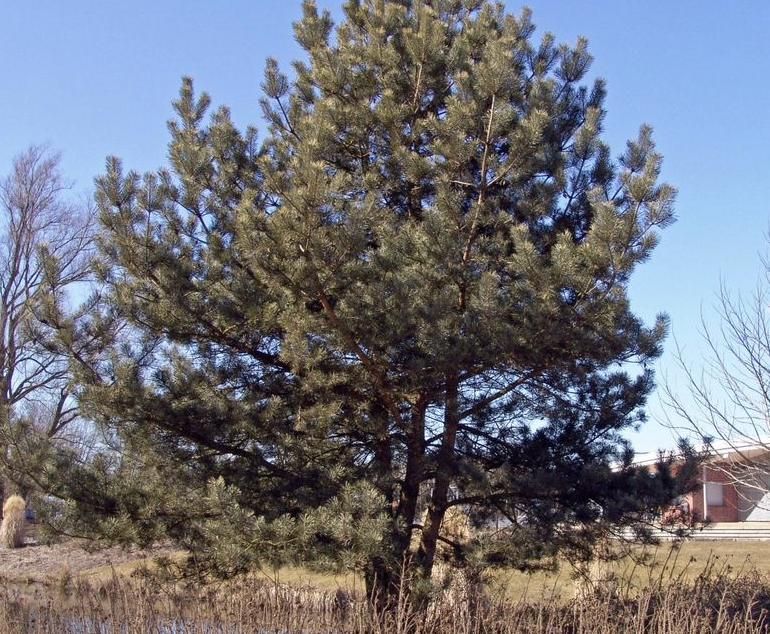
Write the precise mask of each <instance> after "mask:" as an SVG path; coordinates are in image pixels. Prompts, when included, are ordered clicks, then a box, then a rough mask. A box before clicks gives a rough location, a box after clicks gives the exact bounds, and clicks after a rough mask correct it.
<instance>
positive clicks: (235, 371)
mask: <svg viewBox="0 0 770 634" xmlns="http://www.w3.org/2000/svg"><path fill="white" fill-rule="evenodd" d="M344 15H345V17H344V20H343V21H342V22H341V23H340V24H339V25H338V26H336V27H335V26H334V25H333V23H332V20H331V18H330V16H329V14H328V13H327V12H321V11H319V10H318V9H317V8H316V6H315V4H314V3H313V2H305V3H304V4H303V17H302V19H301V20H300V21H299V22H297V23H296V24H295V36H296V39H297V41H298V42H299V44H300V45H301V46H302V48H303V49H304V52H305V58H304V59H303V60H301V61H297V62H295V63H294V66H293V71H292V73H291V75H287V74H284V73H283V72H282V71H281V70H280V69H279V67H278V64H277V62H275V61H274V60H268V62H267V65H266V69H265V79H264V82H263V84H262V89H263V92H264V98H263V100H262V113H263V115H264V118H265V119H266V121H267V130H266V133H265V138H264V140H263V141H261V142H258V141H257V137H256V132H255V131H254V130H252V129H249V130H246V131H245V132H243V133H242V132H240V131H238V130H237V129H236V128H235V127H234V125H233V123H232V122H231V120H230V116H229V113H228V111H227V109H226V108H220V109H218V110H216V111H214V112H213V114H211V115H209V114H208V112H209V106H210V99H209V97H208V96H207V95H205V94H203V95H200V96H198V95H196V93H195V92H194V89H193V83H192V80H190V79H185V80H184V81H183V84H182V88H181V91H180V95H179V98H178V100H177V101H176V102H175V104H174V109H175V113H176V116H175V118H174V120H172V121H171V122H170V123H169V131H170V134H171V143H170V146H169V162H170V165H169V167H168V168H164V169H161V170H159V171H157V172H155V173H147V174H145V175H144V176H140V175H139V174H137V173H135V172H131V171H129V172H126V171H124V169H123V168H122V166H121V162H120V161H119V160H118V159H115V158H113V159H110V160H109V161H108V164H107V171H106V173H105V174H104V175H103V176H102V177H101V178H99V179H98V193H97V198H98V204H99V208H100V220H101V223H102V226H103V230H104V233H103V237H102V242H101V257H100V261H99V274H100V275H101V280H102V283H103V297H104V298H105V303H104V304H103V310H102V311H101V312H95V313H94V314H95V318H94V323H93V325H92V333H91V335H92V337H93V339H94V340H97V339H98V340H99V341H101V342H102V344H101V345H102V348H101V349H98V350H97V352H95V353H94V354H93V355H91V356H90V357H88V358H84V357H83V355H81V357H80V359H78V360H77V363H76V364H75V365H76V366H77V367H78V368H79V369H78V376H79V379H80V381H81V406H82V409H83V412H85V414H87V415H88V416H90V417H91V418H92V419H93V420H95V421H96V422H98V423H99V424H100V425H102V427H103V429H105V430H106V431H107V432H108V437H109V438H110V439H112V440H113V441H114V450H115V451H114V453H113V454H110V455H112V456H113V458H112V459H111V460H113V461H114V463H115V464H113V466H112V467H111V468H110V469H102V470H101V471H100V473H99V474H98V476H94V475H93V473H89V474H88V475H87V476H86V475H84V473H83V472H82V471H81V470H79V469H74V470H72V472H71V473H70V476H71V477H70V480H72V481H77V482H78V484H77V485H72V486H70V485H69V484H67V482H68V480H67V478H62V479H61V485H60V486H61V494H62V495H63V496H67V497H68V498H69V499H70V505H71V507H72V509H73V513H74V515H76V516H78V517H80V519H81V523H83V524H89V526H90V530H95V531H97V532H98V530H102V529H104V527H105V526H107V524H105V522H107V523H110V522H111V523H112V524H109V525H110V526H112V528H113V529H114V534H115V535H120V534H123V535H126V536H127V537H126V538H127V539H128V538H129V537H130V539H132V540H141V539H143V538H145V539H151V538H155V537H156V536H157V535H159V534H163V535H167V536H170V537H172V538H174V539H176V540H177V541H179V542H181V543H184V544H185V545H187V546H188V547H190V548H191V549H192V550H193V552H194V553H196V557H197V558H198V559H197V561H199V562H206V561H208V562H209V563H211V564H212V565H213V567H214V568H215V569H218V570H221V571H222V572H227V571H235V570H240V569H245V568H248V567H249V566H255V565H260V564H264V562H266V561H268V560H270V561H273V560H275V561H277V559H281V558H283V559H285V560H293V559H300V560H303V561H320V562H323V563H324V564H325V565H343V566H347V567H352V568H357V569H359V570H360V571H361V572H363V573H364V575H365V576H366V579H367V581H368V583H369V586H370V589H374V590H380V591H383V592H384V593H385V594H387V593H388V592H390V591H395V590H396V589H398V587H399V586H400V584H401V583H402V581H403V580H402V578H401V574H402V572H403V571H404V570H407V572H408V575H409V578H410V579H417V580H419V579H423V580H424V579H427V578H429V577H430V574H431V570H432V568H433V564H434V562H435V560H436V557H437V552H439V550H442V551H443V550H444V549H437V543H438V542H439V541H440V540H441V536H442V531H441V526H442V523H443V521H444V519H445V517H446V516H447V511H448V509H450V508H451V507H461V508H462V509H463V512H464V513H467V514H468V515H469V516H470V517H471V519H472V520H473V521H474V523H475V524H476V526H477V527H480V528H478V530H476V531H475V532H474V534H475V537H473V538H471V539H468V540H462V543H460V542H459V541H458V542H457V543H456V544H455V546H456V547H453V548H449V549H446V550H448V551H449V552H451V553H453V554H452V557H453V558H454V562H455V563H456V564H458V565H476V566H482V567H484V566H490V565H515V566H517V567H520V568H527V567H532V566H541V565H548V563H549V562H553V561H555V558H556V556H557V554H559V553H567V555H568V556H571V557H574V558H584V557H588V556H590V552H591V545H592V544H593V543H594V542H595V540H597V539H600V538H603V537H605V536H606V535H607V534H608V533H609V532H613V531H614V532H621V531H624V530H626V529H628V528H633V529H634V530H637V531H638V534H639V535H642V536H644V534H645V533H644V527H645V526H646V524H647V522H649V521H650V520H651V518H652V517H653V514H654V512H655V509H656V508H657V507H659V506H660V505H661V504H664V503H665V502H667V501H668V500H669V499H670V498H671V497H672V496H673V495H675V494H676V492H677V491H680V490H682V489H683V488H684V487H686V485H687V482H686V478H685V475H686V474H687V473H689V471H688V470H687V469H680V470H679V471H678V472H677V473H679V474H685V475H680V476H677V475H672V474H673V473H674V471H672V470H671V469H670V468H668V467H670V465H668V467H667V466H666V465H662V466H661V467H660V468H659V470H658V472H657V475H655V476H650V475H649V474H647V473H646V472H642V471H640V470H638V469H636V468H634V467H632V466H631V462H632V452H631V450H630V448H629V447H628V445H627V443H626V442H625V441H624V440H623V439H622V437H621V432H623V431H624V430H627V429H628V428H631V427H633V426H635V425H638V424H640V423H641V422H643V420H644V414H643V407H644V403H645V398H646V397H647V395H648V394H649V392H650V390H651V389H652V387H653V374H652V371H651V370H650V369H649V366H650V362H651V361H653V360H654V359H655V358H656V357H657V356H658V355H659V354H660V351H661V344H662V341H663V338H664V335H665V331H666V318H665V316H660V317H659V318H658V319H657V320H656V321H655V323H653V324H652V325H649V326H648V325H645V324H644V323H642V321H641V320H640V319H639V318H638V317H636V316H635V315H634V314H633V312H632V311H631V309H630V306H629V301H628V296H627V287H628V281H629V278H630V276H631V274H632V272H633V271H634V269H635V268H636V266H637V265H638V264H640V263H642V262H644V261H645V260H646V259H647V258H648V257H649V256H650V254H651V252H652V250H653V248H654V246H655V244H656V242H657V240H658V234H659V232H658V230H659V229H661V228H664V227H666V226H667V225H669V224H670V223H671V222H672V221H673V219H674V216H673V207H672V206H673V200H674V194H675V191H674V189H673V188H672V187H671V186H670V185H668V184H666V183H662V182H661V181H660V171H661V156H660V154H659V153H658V152H657V150H656V148H655V145H654V143H653V141H652V136H651V130H650V128H649V127H646V126H643V127H642V128H641V130H640V131H639V134H638V137H637V138H636V139H634V140H632V141H629V142H628V144H627V147H626V148H625V151H624V152H623V154H622V155H621V156H620V157H619V158H617V159H615V160H613V158H612V155H611V151H610V149H609V147H608V146H607V145H606V143H605V142H604V141H603V140H602V138H601V133H602V125H603V120H604V114H605V113H604V110H603V101H604V97H605V85H604V82H603V81H602V80H596V81H595V82H594V83H593V84H592V85H590V86H586V85H584V84H583V83H582V82H583V81H584V78H585V76H586V73H587V70H588V68H589V66H590V63H591V56H590V55H589V53H588V50H587V45H586V42H585V40H582V39H580V40H578V42H577V43H576V44H575V46H572V47H571V46H567V45H557V44H556V43H555V42H554V40H553V38H552V36H550V35H549V34H545V35H544V36H542V37H541V38H540V39H539V40H537V39H536V38H535V27H534V25H533V23H532V21H531V16H530V13H529V12H528V11H526V10H525V11H523V12H522V13H521V14H520V15H518V16H516V15H513V14H510V13H507V12H506V11H505V10H504V8H503V6H502V5H501V4H494V3H491V2H487V1H485V0H462V1H460V0H432V1H428V0H414V1H410V0H385V1H382V0H360V1H354V0H351V1H349V2H347V3H346V4H345V5H344ZM118 322H119V323H120V324H122V325H121V327H120V328H118V327H115V326H114V324H115V323H118ZM107 335H109V336H107ZM149 473H153V474H156V475H153V476H148V475H146V474H149ZM110 477H117V478H118V479H119V481H120V484H121V486H119V487H115V486H110V485H109V484H105V482H107V480H109V478H110ZM145 480H146V481H145ZM100 491H101V492H109V495H106V496H105V495H98V493H99V492H100ZM94 501H98V504H96V505H94V504H93V502H94ZM95 506H96V507H97V508H98V509H99V512H96V513H95V512H94V511H93V508H94V507H95ZM89 509H90V510H89ZM148 510H149V511H150V512H148ZM422 517H424V518H425V519H424V522H422V521H421V518H422ZM116 518H122V520H120V521H121V522H122V524H120V522H118V520H117V519H116ZM137 518H141V521H136V520H137ZM115 522H118V524H119V525H120V526H122V528H120V530H118V524H115ZM492 525H496V526H497V527H498V529H497V530H495V531H492V530H490V529H489V527H490V526H492ZM414 543H416V546H412V544H414ZM228 544H229V545H228ZM234 544H237V548H236V547H232V545H234ZM270 558H273V559H270ZM405 561H406V564H405V563H404V562H405Z"/></svg>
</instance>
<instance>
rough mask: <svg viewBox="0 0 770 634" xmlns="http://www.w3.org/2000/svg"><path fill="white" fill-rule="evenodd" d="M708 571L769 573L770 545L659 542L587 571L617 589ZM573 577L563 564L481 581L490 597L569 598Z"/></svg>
mask: <svg viewBox="0 0 770 634" xmlns="http://www.w3.org/2000/svg"><path fill="white" fill-rule="evenodd" d="M642 562H645V563H642ZM708 570H711V571H714V572H730V573H733V574H738V573H740V572H743V571H756V572H758V573H760V574H762V575H770V541H758V540H745V541H732V540H730V541H728V540H714V541H685V542H681V543H674V542H662V543H661V544H659V545H658V546H655V547H649V548H641V547H640V548H638V549H635V550H634V552H633V557H632V556H628V557H625V558H623V559H621V560H619V561H617V562H614V563H612V564H607V565H602V566H596V565H594V566H593V567H592V568H591V571H590V572H591V573H592V576H593V577H599V578H602V579H607V578H612V579H613V580H614V582H617V583H619V584H621V585H622V586H623V587H626V586H628V585H630V587H631V588H645V587H647V586H649V585H651V584H653V583H656V582H659V581H663V582H664V583H665V582H667V581H671V580H676V579H680V578H681V579H695V578H697V577H698V576H700V575H702V574H703V573H705V572H707V571H708ZM577 576H578V575H577V573H576V571H575V570H574V569H573V568H572V567H571V566H570V565H569V564H565V565H563V566H562V568H561V569H560V570H559V571H558V572H555V573H544V572H538V573H532V574H526V573H521V572H517V571H496V572H494V573H491V574H490V575H489V576H488V577H487V583H488V585H489V588H490V590H491V591H492V592H493V593H499V594H500V595H501V596H503V597H505V598H508V599H512V600H519V599H539V598H541V597H543V596H549V597H554V598H561V599H570V598H572V597H573V596H574V595H575V593H576V591H578V589H579V588H580V587H581V583H580V581H579V580H578V579H576V577H577Z"/></svg>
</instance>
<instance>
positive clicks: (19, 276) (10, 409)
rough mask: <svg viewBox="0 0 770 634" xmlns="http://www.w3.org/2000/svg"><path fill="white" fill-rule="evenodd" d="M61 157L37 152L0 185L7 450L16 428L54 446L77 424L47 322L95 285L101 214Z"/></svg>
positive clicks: (0, 408) (0, 371) (17, 163)
mask: <svg viewBox="0 0 770 634" xmlns="http://www.w3.org/2000/svg"><path fill="white" fill-rule="evenodd" d="M59 162H60V156H59V155H58V154H57V153H54V152H52V151H50V150H49V149H48V148H46V147H43V146H31V147H30V148H28V149H27V150H25V151H24V152H22V153H21V154H19V155H18V156H17V157H16V158H15V159H14V161H13V165H12V168H11V172H10V174H8V175H7V176H6V177H5V178H3V179H2V180H0V214H1V215H0V422H1V423H2V425H1V426H0V429H2V430H3V431H4V432H11V433H10V434H9V433H4V434H3V440H1V441H0V444H2V445H3V446H2V447H1V449H2V450H3V453H4V454H7V452H8V445H9V442H8V440H9V438H12V437H13V436H14V434H13V427H14V425H17V424H18V425H21V426H24V427H26V428H27V429H29V428H30V425H32V426H33V427H34V431H35V433H36V434H39V435H42V436H43V437H47V438H52V437H55V436H57V435H60V434H61V433H62V432H63V430H64V428H65V427H66V426H67V425H68V424H70V423H72V421H73V420H75V418H76V416H77V413H76V410H75V407H74V405H73V404H72V401H71V399H70V390H69V385H68V383H69V372H68V367H67V362H66V358H65V357H64V356H63V355H62V354H61V352H60V350H59V348H58V347H57V346H56V345H55V340H56V332H55V328H54V327H53V326H52V325H51V323H50V322H49V321H48V320H47V319H46V315H48V316H51V315H64V314H65V313H66V312H67V311H68V304H69V298H68V295H69V294H70V293H71V292H72V290H73V289H74V288H76V287H77V285H78V284H81V283H85V282H87V280H88V277H89V260H90V255H91V246H92V242H93V213H92V209H91V207H90V205H88V204H87V203H77V202H73V201H72V198H71V196H69V190H70V185H69V184H68V183H67V182H65V181H64V179H63V177H62V174H61V171H60V168H59Z"/></svg>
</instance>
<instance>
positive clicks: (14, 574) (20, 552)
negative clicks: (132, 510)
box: [0, 538, 174, 583]
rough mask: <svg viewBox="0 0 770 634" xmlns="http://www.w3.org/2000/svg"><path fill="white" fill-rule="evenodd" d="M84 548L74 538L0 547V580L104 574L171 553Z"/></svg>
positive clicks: (167, 550)
mask: <svg viewBox="0 0 770 634" xmlns="http://www.w3.org/2000/svg"><path fill="white" fill-rule="evenodd" d="M84 546H85V543H84V542H81V541H78V540H74V539H71V540H67V541H62V542H60V543H57V544H53V545H51V546H48V545H43V544H38V543H37V542H35V541H34V539H29V538H28V539H27V542H26V544H25V546H24V547H23V548H15V549H6V548H0V579H2V580H3V581H5V582H6V583H8V582H12V583H13V582H15V583H36V582H43V583H46V582H50V581H52V580H54V579H57V578H59V577H61V576H62V575H65V574H66V575H79V574H88V573H90V572H96V571H104V570H105V569H106V570H109V569H110V568H111V567H117V566H122V565H124V564H127V563H128V562H136V563H137V564H139V563H141V562H142V561H146V560H149V559H151V558H153V557H158V556H161V555H168V554H170V553H172V552H174V549H172V548H170V547H159V548H153V549H151V550H140V549H124V548H121V547H117V546H115V547H111V548H102V549H97V550H94V549H92V548H89V549H86V548H85V547H84Z"/></svg>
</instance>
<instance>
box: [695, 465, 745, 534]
mask: <svg viewBox="0 0 770 634" xmlns="http://www.w3.org/2000/svg"><path fill="white" fill-rule="evenodd" d="M705 471H706V481H708V482H719V483H721V484H722V498H723V500H722V501H723V502H724V503H723V504H722V505H721V506H716V505H714V504H709V506H708V509H707V510H706V518H705V519H708V520H711V521H712V522H737V521H738V519H739V518H738V501H739V500H738V491H737V489H736V488H735V485H733V484H731V483H730V476H729V475H727V474H725V473H723V472H722V471H720V470H719V469H714V468H711V467H706V468H705ZM702 473H703V471H701V474H702ZM700 484H701V486H699V487H698V488H697V489H696V490H695V491H693V492H692V493H690V494H689V495H688V502H689V503H690V509H691V510H692V512H693V513H694V515H695V517H696V518H697V519H699V520H701V519H704V517H703V478H702V475H701V483H700Z"/></svg>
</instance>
